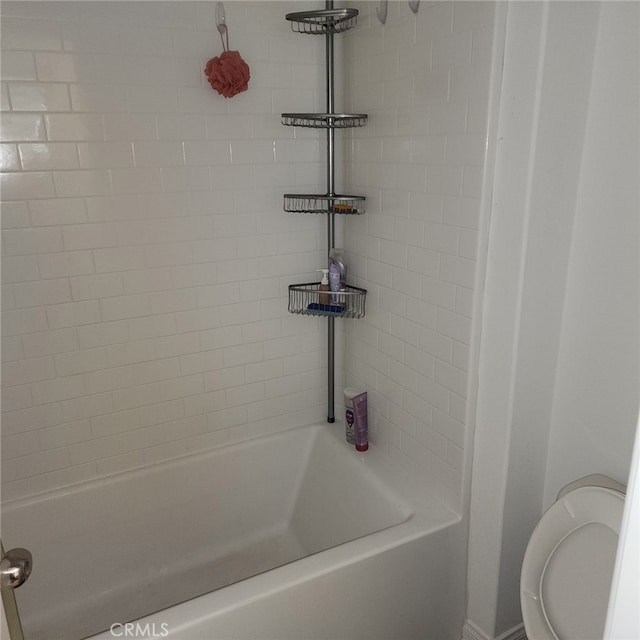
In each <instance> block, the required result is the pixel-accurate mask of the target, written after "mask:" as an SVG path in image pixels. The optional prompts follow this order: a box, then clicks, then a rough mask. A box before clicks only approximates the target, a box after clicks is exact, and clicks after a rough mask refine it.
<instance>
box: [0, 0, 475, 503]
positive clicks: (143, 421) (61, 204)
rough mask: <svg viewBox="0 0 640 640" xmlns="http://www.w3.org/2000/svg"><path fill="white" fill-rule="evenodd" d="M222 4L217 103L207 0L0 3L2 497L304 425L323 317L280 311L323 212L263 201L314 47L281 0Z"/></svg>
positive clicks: (300, 277) (281, 172) (289, 149)
mask: <svg viewBox="0 0 640 640" xmlns="http://www.w3.org/2000/svg"><path fill="white" fill-rule="evenodd" d="M317 5H318V3H309V2H301V3H296V5H295V8H296V9H300V10H302V9H306V8H311V7H316V6H317ZM226 10H227V24H228V26H229V33H230V44H231V47H232V48H233V49H238V50H239V51H240V52H241V54H242V56H243V57H244V58H245V59H246V60H247V62H248V64H249V66H250V68H251V73H252V78H251V81H250V84H249V90H248V91H247V92H246V93H243V94H240V95H238V96H236V97H234V98H231V99H225V98H223V97H222V96H220V95H218V94H217V93H215V92H214V91H213V90H212V89H211V88H210V87H209V85H208V83H207V82H206V78H205V77H204V74H203V69H204V66H205V63H206V61H207V60H208V59H209V58H211V57H213V56H214V55H219V54H220V53H221V51H222V45H221V42H220V38H219V34H218V32H217V30H216V26H215V15H214V14H215V3H214V2H207V3H205V2H188V1H174V2H108V1H107V2H55V3H50V2H2V5H1V7H0V11H1V12H2V25H1V28H2V49H3V51H2V75H1V85H2V110H3V113H2V122H1V131H2V145H1V147H0V149H1V152H0V157H1V160H2V167H1V169H2V184H1V187H2V200H3V203H2V222H3V238H2V281H3V299H2V362H3V365H2V412H3V413H2V481H3V497H4V498H5V499H7V498H13V497H21V496H26V495H30V494H33V493H37V492H40V491H43V490H47V489H51V488H55V487H58V486H62V485H65V484H69V483H74V482H80V481H83V480H86V479H89V478H94V477H98V476H102V475H105V474H110V473H115V472H117V471H120V470H123V469H129V468H133V467H137V466H140V465H144V464H149V463H153V462H156V461H158V460H163V459H167V458H171V457H173V456H178V455H183V454H186V453H189V452H193V451H197V450H200V449H203V448H206V447H212V446H218V445H221V444H224V443H227V442H231V441H234V440H238V439H243V438H247V437H253V436H256V435H261V434H264V433H268V432H270V431H273V430H278V429H282V428H287V427H290V426H294V425H297V424H305V423H310V422H317V421H319V420H321V419H322V417H323V415H324V411H325V407H324V403H325V393H326V380H325V378H326V376H325V372H324V367H323V360H324V357H325V356H324V342H323V339H322V335H323V331H324V324H321V323H320V322H319V321H318V320H316V319H314V318H304V317H303V318H300V317H297V316H291V315H290V314H288V312H287V285H288V284H290V283H291V282H301V281H302V282H304V281H307V280H309V279H313V278H314V276H315V272H314V270H315V269H316V268H318V267H320V266H322V265H323V263H324V260H325V258H324V255H325V253H324V251H325V250H324V242H325V231H324V221H323V219H322V217H321V216H304V215H301V216H296V215H292V214H285V213H283V211H282V193H283V192H286V191H302V192H305V191H309V190H310V191H312V192H313V191H316V190H317V189H319V188H321V187H320V185H321V184H322V180H323V170H322V167H321V165H320V143H319V136H317V135H313V136H311V135H308V134H304V132H302V133H300V132H296V131H294V130H293V129H290V128H288V127H283V126H282V125H281V124H280V111H281V110H284V111H294V110H296V109H302V110H304V111H316V110H318V104H319V103H321V101H322V93H323V90H324V80H323V78H324V57H323V42H322V39H321V38H320V39H318V38H304V37H301V36H299V35H297V34H294V33H292V32H291V30H290V27H289V24H288V23H287V22H286V21H285V19H284V14H285V13H286V12H288V11H291V10H292V4H291V3H289V2H228V3H227V5H226ZM463 104H464V102H463ZM450 271H451V274H452V275H451V277H452V278H456V277H464V274H465V273H466V271H465V268H464V266H461V265H457V264H452V265H451V268H450ZM458 274H459V275H458ZM452 286H455V285H452ZM443 374H444V375H448V374H447V372H443Z"/></svg>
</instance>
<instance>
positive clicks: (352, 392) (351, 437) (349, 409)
mask: <svg viewBox="0 0 640 640" xmlns="http://www.w3.org/2000/svg"><path fill="white" fill-rule="evenodd" d="M361 393H362V390H360V389H356V388H355V387H345V389H344V430H345V436H346V440H347V442H348V443H349V444H355V443H356V436H355V433H354V431H353V425H354V423H355V416H354V413H353V399H354V398H355V397H356V396H359V395H360V394H361Z"/></svg>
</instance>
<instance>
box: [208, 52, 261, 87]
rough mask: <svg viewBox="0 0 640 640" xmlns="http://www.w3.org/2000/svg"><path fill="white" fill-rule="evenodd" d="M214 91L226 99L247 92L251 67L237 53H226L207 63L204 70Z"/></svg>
mask: <svg viewBox="0 0 640 640" xmlns="http://www.w3.org/2000/svg"><path fill="white" fill-rule="evenodd" d="M204 73H205V75H206V76H207V78H208V79H209V84H210V85H211V88H212V89H215V90H216V91H217V92H218V93H219V94H220V95H222V96H224V97H225V98H231V97H233V96H235V95H236V94H238V93H242V92H243V91H246V90H247V88H248V86H249V78H250V77H251V74H250V72H249V65H248V64H247V63H246V62H245V61H244V60H243V59H242V56H241V55H240V54H239V53H238V52H237V51H224V52H223V53H221V54H220V57H218V56H216V57H215V58H211V60H209V62H207V66H206V67H205V70H204Z"/></svg>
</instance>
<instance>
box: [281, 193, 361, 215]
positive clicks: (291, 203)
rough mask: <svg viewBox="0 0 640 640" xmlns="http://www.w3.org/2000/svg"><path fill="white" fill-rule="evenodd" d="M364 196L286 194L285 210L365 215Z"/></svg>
mask: <svg viewBox="0 0 640 640" xmlns="http://www.w3.org/2000/svg"><path fill="white" fill-rule="evenodd" d="M364 203H365V198H364V196H338V195H336V196H329V195H315V194H309V193H306V194H305V193H285V194H284V210H285V211H287V212H289V213H339V214H351V215H354V214H355V215H360V214H362V213H364V210H365V207H364Z"/></svg>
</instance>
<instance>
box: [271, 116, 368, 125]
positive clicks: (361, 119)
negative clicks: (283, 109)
mask: <svg viewBox="0 0 640 640" xmlns="http://www.w3.org/2000/svg"><path fill="white" fill-rule="evenodd" d="M282 124H283V125H285V126H286V127H306V128H307V129H352V128H354V127H364V125H365V124H367V115H366V114H364V113H354V114H348V113H283V114H282Z"/></svg>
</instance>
